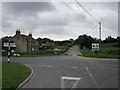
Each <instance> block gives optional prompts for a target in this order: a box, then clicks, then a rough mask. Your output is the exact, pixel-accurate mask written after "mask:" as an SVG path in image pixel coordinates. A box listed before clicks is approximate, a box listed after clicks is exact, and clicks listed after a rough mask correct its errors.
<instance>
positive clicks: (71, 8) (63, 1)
mask: <svg viewBox="0 0 120 90" xmlns="http://www.w3.org/2000/svg"><path fill="white" fill-rule="evenodd" d="M62 3H63V4H64V5H65V6H67V7H68V8H70V9H71V10H72V11H74V12H76V13H78V14H79V15H80V17H81V16H82V15H81V13H79V12H77V11H76V10H74V9H73V8H71V7H70V6H69V5H68V4H67V3H65V2H64V1H62ZM82 18H83V19H85V18H84V16H82ZM86 25H87V26H89V25H88V24H86Z"/></svg>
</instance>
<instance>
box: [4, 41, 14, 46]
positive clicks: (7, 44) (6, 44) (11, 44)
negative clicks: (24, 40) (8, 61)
mask: <svg viewBox="0 0 120 90" xmlns="http://www.w3.org/2000/svg"><path fill="white" fill-rule="evenodd" d="M3 46H4V47H9V43H6V42H5V43H4V45H3ZM10 47H16V44H15V43H10Z"/></svg>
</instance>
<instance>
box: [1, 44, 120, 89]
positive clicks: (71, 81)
mask: <svg viewBox="0 0 120 90" xmlns="http://www.w3.org/2000/svg"><path fill="white" fill-rule="evenodd" d="M71 49H72V50H71V52H70V53H71V55H62V56H46V57H11V61H15V62H20V63H23V64H26V65H28V66H29V67H31V68H32V69H33V71H34V73H33V76H32V78H31V79H30V80H29V81H28V82H27V83H26V84H25V85H23V87H22V88H61V87H62V88H118V70H119V69H118V60H112V59H93V58H85V57H82V56H77V55H79V53H76V52H79V50H78V46H74V47H73V48H71ZM5 60H7V57H3V61H5ZM16 68H17V67H16Z"/></svg>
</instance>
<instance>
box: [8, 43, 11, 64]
mask: <svg viewBox="0 0 120 90" xmlns="http://www.w3.org/2000/svg"><path fill="white" fill-rule="evenodd" d="M10 52H11V50H10V42H9V47H8V63H10Z"/></svg>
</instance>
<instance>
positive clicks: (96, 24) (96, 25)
mask: <svg viewBox="0 0 120 90" xmlns="http://www.w3.org/2000/svg"><path fill="white" fill-rule="evenodd" d="M97 26H98V24H96V25H95V26H94V27H93V28H92V29H90V31H89V32H88V33H90V32H92V31H93V30H94V29H95V28H96V27H97Z"/></svg>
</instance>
